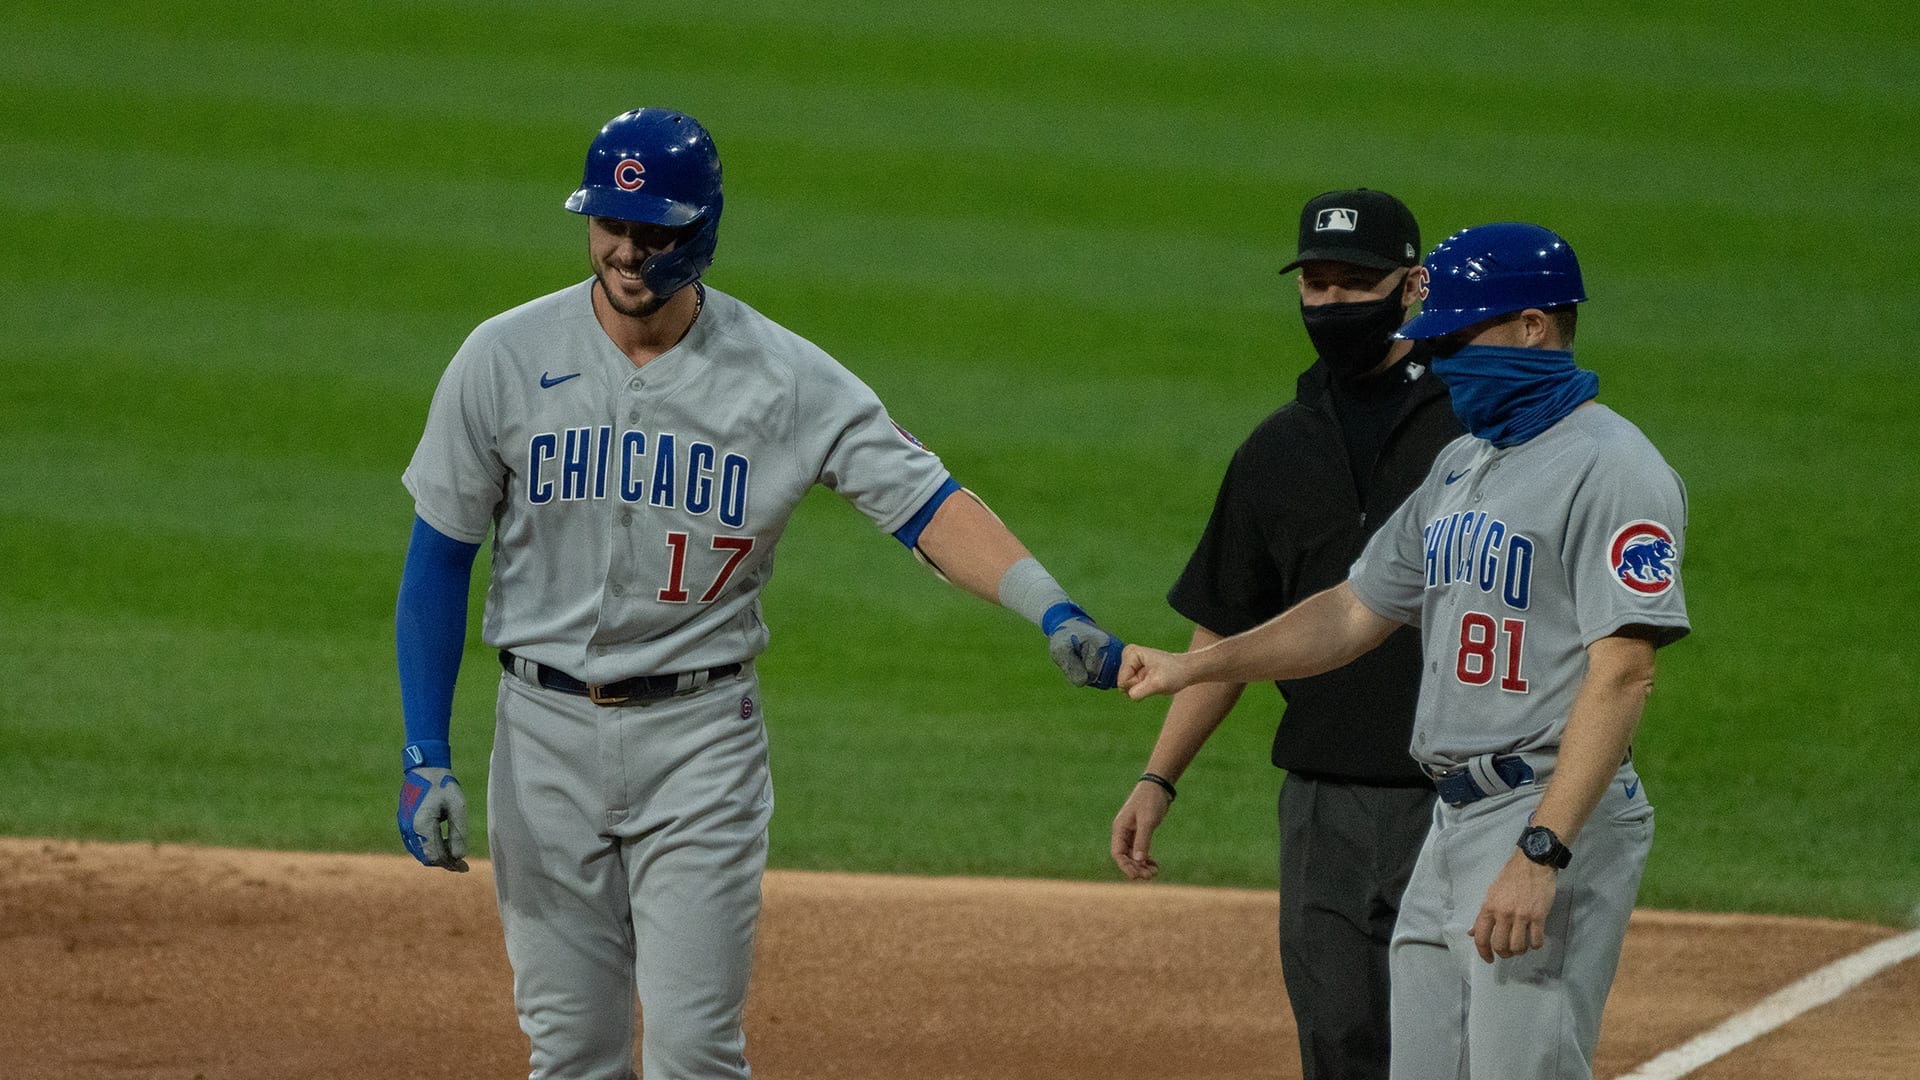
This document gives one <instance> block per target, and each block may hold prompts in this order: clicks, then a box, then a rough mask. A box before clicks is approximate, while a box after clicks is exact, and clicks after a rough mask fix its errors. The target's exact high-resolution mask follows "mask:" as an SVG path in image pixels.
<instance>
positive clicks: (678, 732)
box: [487, 665, 773, 1080]
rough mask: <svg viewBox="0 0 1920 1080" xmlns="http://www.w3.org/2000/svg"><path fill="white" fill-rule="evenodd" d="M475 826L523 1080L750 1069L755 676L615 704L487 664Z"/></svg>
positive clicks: (756, 904)
mask: <svg viewBox="0 0 1920 1080" xmlns="http://www.w3.org/2000/svg"><path fill="white" fill-rule="evenodd" d="M487 795H488V801H487V828H488V832H489V840H490V844H491V848H492V854H493V869H494V883H495V889H496V892H497V896H498V900H499V906H500V922H501V925H502V927H503V928H504V929H505V931H506V943H507V957H508V959H509V960H510V961H512V963H513V998H514V1005H515V1007H516V1008H517V1009H518V1011H519V1014H520V1028H521V1030H522V1031H524V1032H526V1034H527V1038H528V1039H529V1040H530V1041H531V1042H532V1057H531V1063H532V1071H531V1073H530V1074H529V1075H530V1077H532V1078H533V1080H629V1078H630V1077H632V1075H633V1042H634V1000H635V996H636V994H637V995H638V998H639V1004H640V1010H641V1013H642V1015H643V1018H644V1024H643V1027H644V1034H643V1035H642V1040H641V1054H640V1057H641V1065H642V1069H643V1074H644V1075H645V1076H646V1077H647V1080H695V1078H698V1080H716V1078H730V1077H746V1076H748V1075H749V1070H748V1068H747V1062H746V1056H745V1043H746V1039H745V1036H744V1034H743V1033H742V1031H741V1019H742V1013H743V1011H744V1008H745V1003H746V996H747V981H748V976H749V974H750V972H751V969H752V961H753V937H754V926H755V923H756V921H757V920H758V918H759V914H760V879H761V875H762V872H763V871H764V870H765V867H766V856H767V822H768V819H769V818H770V817H771V815H772V813H773V785H772V780H771V777H770V774H769V772H768V768H767V740H766V729H765V726H764V724H763V722H762V718H761V715H760V693H759V683H758V680H757V679H756V678H755V677H754V674H753V670H752V667H751V665H749V666H748V667H746V668H744V669H743V670H742V672H741V674H739V675H737V676H735V677H733V678H728V679H723V680H721V681H719V682H717V683H713V684H711V685H709V686H706V687H704V688H702V689H701V690H699V691H697V692H695V693H692V694H688V695H685V696H682V697H673V698H666V699H663V700H660V701H656V702H652V703H648V704H642V705H633V706H619V707H605V706H600V705H595V704H593V703H592V702H590V701H588V700H587V699H586V698H584V697H578V696H575V695H571V694H564V693H560V692H558V691H554V690H547V689H543V688H540V687H536V686H534V685H532V684H530V683H527V682H525V681H523V680H521V679H520V678H519V677H517V676H515V675H511V674H503V675H502V676H501V684H500V696H499V706H498V712H497V726H496V732H495V736H494V746H493V761H492V772H491V775H490V777H489V782H488V788H487Z"/></svg>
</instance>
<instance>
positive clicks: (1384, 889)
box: [1280, 774, 1434, 1080]
mask: <svg viewBox="0 0 1920 1080" xmlns="http://www.w3.org/2000/svg"><path fill="white" fill-rule="evenodd" d="M1433 802H1434V794H1433V789H1432V788H1431V787H1427V786H1420V787H1376V786H1372V785H1367V784H1353V783H1346V782H1343V781H1338V780H1326V779H1315V778H1312V777H1309V776H1304V775H1298V774H1289V775H1288V776H1287V779H1286V782H1285V783H1283V784H1282V785H1281V788H1280V971H1281V975H1282V976H1283V977H1284V978H1285V980H1286V984H1287V997H1288V999H1289V1000H1290V1001H1291V1002H1292V1005H1293V1018H1294V1024H1295V1026H1297V1027H1298V1028H1299V1031H1300V1067H1301V1071H1302V1073H1303V1074H1304V1075H1305V1078H1306V1080H1386V1077H1387V1066H1388V1060H1389V1038H1388V1016H1389V1007H1388V1001H1389V997H1388V986H1387V966H1388V960H1387V958H1388V948H1389V945H1390V944H1391V942H1392V938H1393V927H1394V921H1395V919H1396V917H1397V916H1398V915H1399V911H1400V897H1401V893H1402V892H1403V891H1404V890H1405V889H1406V887H1407V879H1408V877H1409V875H1411V874H1412V872H1413V866H1414V861H1415V859H1416V858H1417V857H1418V856H1419V854H1420V845H1421V841H1423V840H1424V839H1425V838H1426V835H1427V826H1428V823H1429V822H1430V821H1431V820H1432V817H1433Z"/></svg>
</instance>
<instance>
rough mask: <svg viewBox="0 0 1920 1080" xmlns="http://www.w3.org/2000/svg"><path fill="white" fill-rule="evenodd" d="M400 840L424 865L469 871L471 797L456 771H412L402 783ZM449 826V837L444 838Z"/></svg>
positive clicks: (433, 769)
mask: <svg viewBox="0 0 1920 1080" xmlns="http://www.w3.org/2000/svg"><path fill="white" fill-rule="evenodd" d="M399 820H400V839H401V840H402V841H404V842H405V843H406V845H407V850H408V851H411V852H413V857H414V858H416V859H419V860H420V862H421V863H422V864H423V865H426V866H438V867H442V868H444V869H447V870H452V871H455V872H457V873H462V874H464V873H466V872H467V797H466V796H465V795H463V794H461V793H460V781H458V780H455V779H454V778H453V770H451V769H439V768H434V767H432V766H424V765H423V766H420V767H418V768H413V769H408V770H407V771H406V775H405V776H404V777H403V778H402V780H401V782H400V814H399ZM442 822H445V823H446V827H447V835H446V837H445V838H444V839H443V838H442V837H441V835H440V825H441V823H442Z"/></svg>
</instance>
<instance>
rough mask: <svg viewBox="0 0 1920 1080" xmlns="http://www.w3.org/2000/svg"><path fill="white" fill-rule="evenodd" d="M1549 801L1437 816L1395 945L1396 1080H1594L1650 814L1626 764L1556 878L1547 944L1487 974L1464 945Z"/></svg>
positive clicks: (1518, 797) (1403, 906) (1448, 810)
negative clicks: (1605, 1011) (1499, 878)
mask: <svg viewBox="0 0 1920 1080" xmlns="http://www.w3.org/2000/svg"><path fill="white" fill-rule="evenodd" d="M1541 794H1542V789H1541V788H1540V787H1536V786H1527V787H1522V788H1518V789H1515V790H1513V791H1509V792H1506V793H1504V794H1500V795H1494V796H1491V797H1489V798H1485V799H1481V800H1479V801H1478V802H1473V803H1469V804H1467V805H1465V806H1461V807H1451V806H1448V805H1446V804H1445V803H1436V804H1435V806H1434V811H1433V828H1432V830H1431V831H1430V832H1428V834H1427V842H1426V846H1425V847H1424V848H1423V849H1422V850H1421V852H1420V861H1419V862H1418V863H1417V864H1416V865H1415V866H1414V870H1413V880H1412V881H1410V882H1409V883H1408V884H1407V891H1406V894H1405V895H1404V896H1403V897H1402V898H1401V901H1400V922H1399V924H1398V926H1397V927H1396V928H1395V930H1394V935H1393V949H1392V979H1393V994H1392V997H1393V1074H1392V1075H1393V1080H1515V1078H1517V1077H1525V1078H1527V1080H1591V1078H1592V1076H1593V1050H1594V1046H1595V1044H1596V1043H1597V1042H1598V1041H1599V1037H1600V1012H1601V1009H1602V1008H1603V1007H1604V1006H1605V1005H1606V1002H1607V992H1608V991H1609V990H1610V989H1612V987H1613V976H1614V972H1615V971H1616V970H1617V969H1618V967H1619V964H1620V947H1621V944H1622V943H1623V942H1624V940H1625V938H1626V933H1627V919H1628V917H1629V916H1630V915H1631V914H1632V913H1633V904H1634V898H1635V897H1636V896H1638V895H1639V892H1640V875H1641V872H1642V871H1643V870H1644V869H1645V868H1646V864H1647V852H1648V851H1649V850H1650V849H1651V848H1652V846H1653V807H1652V806H1650V805H1649V804H1648V803H1647V796H1646V792H1645V791H1643V790H1641V788H1640V778H1639V775H1638V774H1637V773H1635V772H1634V769H1633V765H1632V763H1630V762H1629V763H1628V764H1626V765H1622V766H1621V767H1620V772H1619V774H1618V775H1617V776H1615V778H1614V780H1613V782H1612V783H1611V784H1609V785H1608V787H1607V793H1606V794H1605V795H1604V796H1602V797H1601V800H1600V805H1599V806H1597V807H1596V808H1595V809H1594V811H1593V815H1592V816H1591V817H1590V818H1588V820H1587V823H1586V825H1585V827H1584V828H1582V829H1581V831H1580V835H1579V837H1578V838H1577V839H1576V840H1575V841H1574V842H1573V844H1572V848H1573V862H1572V864H1571V865H1569V866H1568V867H1567V868H1566V869H1564V870H1562V871H1560V876H1559V887H1558V890H1557V891H1556V892H1555V894H1554V898H1553V907H1552V908H1551V909H1550V910H1549V911H1548V914H1547V925H1546V946H1545V947H1544V948H1540V949H1534V950H1532V951H1530V952H1526V953H1522V954H1521V955H1519V956H1513V957H1505V958H1497V959H1495V960H1494V962H1493V963H1491V964H1489V963H1486V962H1485V961H1483V960H1481V959H1480V956H1479V954H1478V953H1477V952H1476V951H1475V950H1474V946H1473V939H1472V938H1471V937H1470V936H1469V935H1470V933H1471V931H1472V929H1473V922H1474V920H1475V919H1476V918H1478V917H1479V914H1480V905H1481V904H1482V903H1483V902H1484V901H1485V900H1486V897H1487V889H1488V887H1490V886H1491V885H1492V884H1493V879H1494V878H1495V877H1496V876H1497V875H1498V874H1499V873H1500V869H1501V868H1502V867H1504V866H1505V865H1506V864H1507V859H1508V858H1509V857H1510V856H1511V855H1512V854H1513V852H1514V845H1515V842H1516V841H1518V840H1519V838H1520V830H1522V829H1524V828H1525V827H1526V825H1527V822H1528V819H1529V817H1530V816H1531V815H1532V813H1533V810H1534V808H1535V807H1537V806H1538V805H1539V804H1540V796H1541Z"/></svg>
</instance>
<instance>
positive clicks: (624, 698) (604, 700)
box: [587, 683, 633, 705]
mask: <svg viewBox="0 0 1920 1080" xmlns="http://www.w3.org/2000/svg"><path fill="white" fill-rule="evenodd" d="M605 689H606V684H605V683H601V684H599V685H597V686H596V685H591V684H589V685H588V687H587V700H588V701H591V702H593V703H594V704H595V705H625V704H626V703H627V702H629V701H632V700H633V698H632V696H631V695H628V694H620V695H617V696H609V695H607V694H604V693H601V691H603V690H605Z"/></svg>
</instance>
